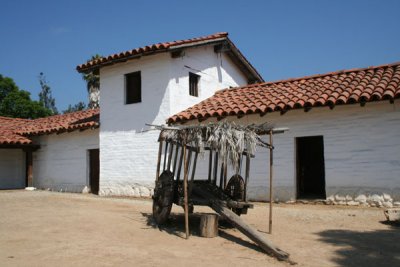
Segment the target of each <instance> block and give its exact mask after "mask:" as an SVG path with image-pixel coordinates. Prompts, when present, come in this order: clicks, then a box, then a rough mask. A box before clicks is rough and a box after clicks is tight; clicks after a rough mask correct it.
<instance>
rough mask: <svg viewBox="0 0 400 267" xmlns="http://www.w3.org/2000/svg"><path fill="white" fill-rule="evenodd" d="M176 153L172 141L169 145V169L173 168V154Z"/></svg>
mask: <svg viewBox="0 0 400 267" xmlns="http://www.w3.org/2000/svg"><path fill="white" fill-rule="evenodd" d="M173 153H174V144H173V143H171V146H170V147H169V153H168V163H167V170H169V171H170V170H171V162H172V154H173Z"/></svg>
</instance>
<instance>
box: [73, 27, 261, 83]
mask: <svg viewBox="0 0 400 267" xmlns="http://www.w3.org/2000/svg"><path fill="white" fill-rule="evenodd" d="M210 43H215V44H220V43H226V44H228V46H229V47H230V49H231V50H230V52H229V53H228V56H229V57H230V58H231V59H232V60H233V62H234V63H235V64H238V67H239V68H240V69H241V70H242V71H243V72H244V73H245V74H246V76H247V78H248V79H249V80H250V81H252V82H263V81H264V80H263V78H262V77H261V75H260V74H259V73H258V72H257V70H256V69H255V68H254V67H253V66H252V65H251V64H250V62H249V61H248V60H247V59H246V58H245V57H244V56H243V54H242V53H241V52H240V50H239V49H238V48H237V47H236V46H235V45H234V44H233V42H232V41H231V40H230V39H229V38H228V33H227V32H219V33H214V34H211V35H207V36H202V37H196V38H191V39H186V40H178V41H172V42H164V43H158V44H153V45H147V46H144V47H139V48H135V49H132V50H128V51H125V52H120V53H116V54H112V55H109V56H105V57H102V58H100V59H97V60H92V61H88V62H85V63H83V64H81V65H78V66H77V67H76V69H77V71H78V72H87V71H90V70H93V69H96V68H100V67H102V66H106V65H111V64H115V63H119V62H124V61H127V60H129V59H132V58H136V57H140V56H146V55H152V54H155V53H161V52H167V51H174V50H178V49H181V48H185V47H192V46H199V45H204V44H210Z"/></svg>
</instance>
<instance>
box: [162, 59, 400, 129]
mask: <svg viewBox="0 0 400 267" xmlns="http://www.w3.org/2000/svg"><path fill="white" fill-rule="evenodd" d="M395 98H400V62H398V63H393V64H389V65H382V66H376V67H369V68H363V69H351V70H343V71H337V72H330V73H327V74H318V75H313V76H307V77H301V78H294V79H287V80H281V81H275V82H266V83H259V84H252V85H246V86H243V87H237V88H229V89H223V90H220V91H218V92H216V93H215V94H214V96H212V97H210V98H208V99H206V100H204V101H202V102H200V103H198V104H196V105H194V106H192V107H190V108H188V109H186V110H184V111H182V112H180V113H178V114H176V115H174V116H172V117H170V118H169V119H168V120H167V122H168V123H176V122H184V121H188V120H192V119H201V118H204V117H206V116H207V115H208V116H210V117H223V116H226V115H234V116H241V115H242V114H252V113H260V114H264V113H266V112H273V111H286V110H289V109H293V108H309V107H316V106H331V107H332V106H334V105H340V104H353V103H365V102H369V101H380V100H393V99H395ZM221 108H222V112H221ZM217 110H218V112H216V111H217ZM198 114H201V116H199V115H198Z"/></svg>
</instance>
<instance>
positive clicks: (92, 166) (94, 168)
mask: <svg viewBox="0 0 400 267" xmlns="http://www.w3.org/2000/svg"><path fill="white" fill-rule="evenodd" d="M99 154H100V153H99V149H90V150H89V185H90V191H91V192H92V194H96V195H97V194H99V174H100V157H99Z"/></svg>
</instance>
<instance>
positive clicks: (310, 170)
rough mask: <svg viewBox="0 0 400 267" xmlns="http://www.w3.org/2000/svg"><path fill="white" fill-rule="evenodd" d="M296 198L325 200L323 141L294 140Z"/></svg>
mask: <svg viewBox="0 0 400 267" xmlns="http://www.w3.org/2000/svg"><path fill="white" fill-rule="evenodd" d="M296 165H297V166H296V168H297V198H298V199H325V198H326V192H325V160H324V139H323V137H322V136H308V137H298V138H296Z"/></svg>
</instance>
